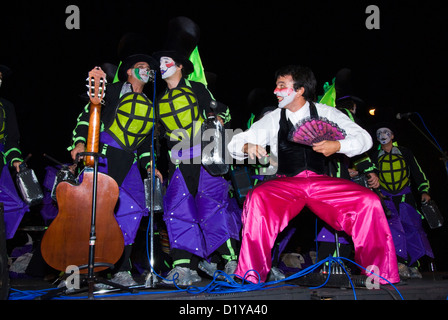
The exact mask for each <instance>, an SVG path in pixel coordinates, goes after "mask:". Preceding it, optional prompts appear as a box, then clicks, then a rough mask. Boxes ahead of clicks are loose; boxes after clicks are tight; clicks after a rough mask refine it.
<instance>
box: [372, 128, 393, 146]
mask: <svg viewBox="0 0 448 320" xmlns="http://www.w3.org/2000/svg"><path fill="white" fill-rule="evenodd" d="M392 135H393V133H392V131H391V130H390V129H389V128H379V129H378V130H376V139H377V140H378V142H379V143H381V144H388V143H389V142H390V141H391V140H392Z"/></svg>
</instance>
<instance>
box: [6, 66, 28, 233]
mask: <svg viewBox="0 0 448 320" xmlns="http://www.w3.org/2000/svg"><path fill="white" fill-rule="evenodd" d="M0 72H1V73H2V77H3V79H4V78H6V77H7V76H8V75H9V74H10V72H11V70H10V69H9V67H7V66H5V65H0ZM19 140H20V132H19V127H18V124H17V118H16V112H15V108H14V105H13V104H12V103H11V102H10V101H8V100H6V99H4V98H1V97H0V151H1V172H0V202H2V203H3V212H4V221H5V231H6V239H11V238H12V237H14V234H15V233H16V231H17V228H18V226H19V224H20V222H21V221H22V218H23V216H24V215H25V212H28V211H30V208H29V206H28V205H27V204H26V203H25V202H24V201H23V200H22V199H21V198H20V196H19V195H18V193H17V190H16V186H15V184H14V182H13V180H12V177H11V172H10V168H13V162H14V161H21V162H22V161H23V157H22V152H21V151H20V146H19Z"/></svg>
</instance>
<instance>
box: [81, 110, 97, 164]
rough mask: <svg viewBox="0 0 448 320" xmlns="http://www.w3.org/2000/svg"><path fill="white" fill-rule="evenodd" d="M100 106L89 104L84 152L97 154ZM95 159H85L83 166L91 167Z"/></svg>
mask: <svg viewBox="0 0 448 320" xmlns="http://www.w3.org/2000/svg"><path fill="white" fill-rule="evenodd" d="M100 114H101V104H94V103H90V120H89V133H88V136H87V144H86V152H95V153H97V152H98V147H99V143H100V128H101V121H100ZM94 161H95V158H94V157H93V156H86V157H85V160H84V162H85V165H86V166H88V167H93V165H94Z"/></svg>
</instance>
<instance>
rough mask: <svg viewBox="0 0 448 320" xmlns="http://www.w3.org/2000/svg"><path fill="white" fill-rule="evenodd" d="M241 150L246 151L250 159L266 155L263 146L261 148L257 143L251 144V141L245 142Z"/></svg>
mask: <svg viewBox="0 0 448 320" xmlns="http://www.w3.org/2000/svg"><path fill="white" fill-rule="evenodd" d="M243 152H244V153H246V154H247V155H248V156H249V158H251V159H252V160H253V159H255V157H257V158H258V159H261V158H263V157H266V156H267V155H268V153H267V151H266V149H265V148H263V147H262V146H260V145H258V144H252V143H246V144H245V145H244V146H243Z"/></svg>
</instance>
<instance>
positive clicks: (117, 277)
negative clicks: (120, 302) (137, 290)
mask: <svg viewBox="0 0 448 320" xmlns="http://www.w3.org/2000/svg"><path fill="white" fill-rule="evenodd" d="M110 281H111V282H113V283H116V284H120V285H122V286H125V287H131V286H136V285H137V282H135V280H134V278H132V275H131V273H130V272H129V271H120V272H117V273H116V274H114V276H113V277H112V279H111V280H110Z"/></svg>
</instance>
